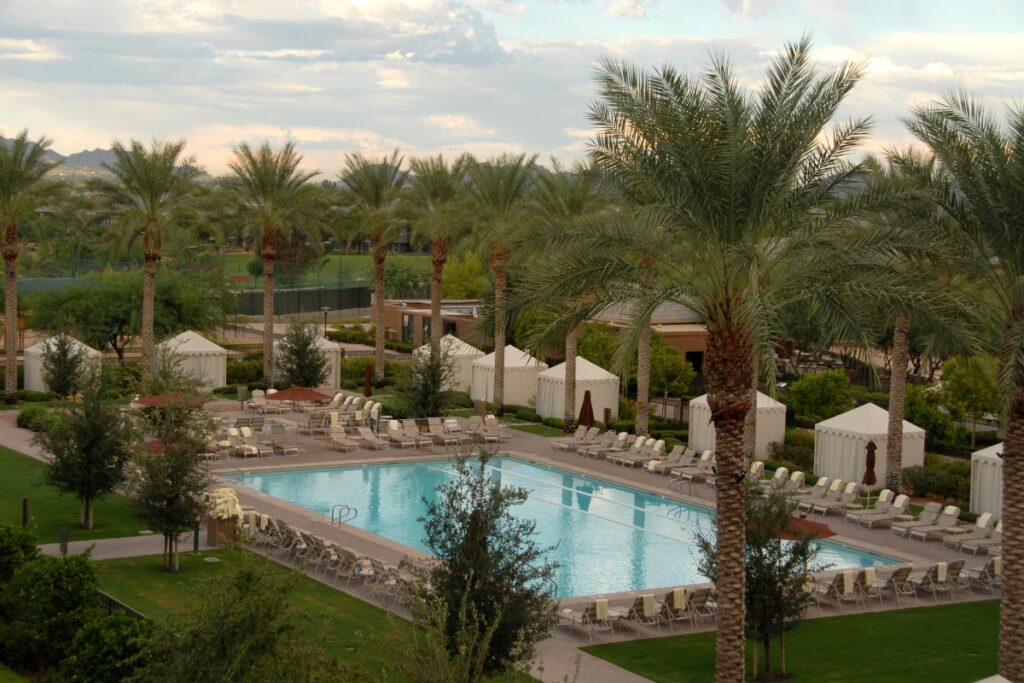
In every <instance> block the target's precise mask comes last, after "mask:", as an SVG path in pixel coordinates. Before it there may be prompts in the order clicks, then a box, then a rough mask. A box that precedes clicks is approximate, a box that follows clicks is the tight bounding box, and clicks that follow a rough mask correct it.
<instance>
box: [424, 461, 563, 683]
mask: <svg viewBox="0 0 1024 683" xmlns="http://www.w3.org/2000/svg"><path fill="white" fill-rule="evenodd" d="M488 457H489V456H488V455H487V454H483V455H481V457H480V460H479V463H478V465H477V466H472V465H471V464H470V463H469V462H468V461H467V460H466V459H460V460H459V461H458V463H457V468H456V477H455V479H454V480H453V481H451V482H450V483H447V484H441V485H440V486H438V490H437V495H436V497H435V499H434V500H432V501H430V500H428V501H426V502H427V509H426V513H425V514H424V516H423V517H421V518H420V520H419V521H420V522H422V523H423V525H424V533H425V539H424V540H425V543H426V546H427V548H428V549H429V550H430V552H431V554H433V555H434V556H435V557H437V559H438V563H437V565H436V566H435V567H434V569H433V570H432V571H431V572H430V585H431V593H430V594H429V595H427V596H423V597H424V598H425V600H426V601H427V602H428V603H429V602H431V601H433V600H435V599H436V600H443V601H444V602H443V604H444V605H445V606H446V608H447V617H446V619H445V624H446V634H447V639H446V640H447V647H448V651H449V653H451V654H453V655H455V654H458V651H459V648H460V647H473V646H476V647H479V646H480V643H484V644H486V645H487V646H488V650H487V652H486V656H485V657H484V660H485V661H484V664H483V670H484V672H485V673H488V674H490V673H495V672H498V671H503V670H508V669H509V668H511V667H512V666H514V665H515V663H516V662H518V661H522V660H524V659H529V658H531V657H532V654H533V649H534V645H535V644H536V643H538V642H540V641H541V640H543V639H544V638H546V637H547V636H548V633H549V632H550V630H551V627H552V626H553V625H554V623H555V604H556V603H555V602H554V600H553V595H552V590H553V589H552V586H553V580H552V577H553V576H554V573H555V570H556V569H557V566H556V565H554V564H551V563H549V562H547V561H546V560H545V559H544V555H545V553H547V552H549V551H550V550H551V549H550V548H541V547H539V546H538V545H537V544H536V542H535V541H534V540H533V538H534V536H535V535H536V523H535V522H532V521H527V520H523V519H519V518H517V517H515V516H514V515H513V514H512V508H514V507H515V506H517V505H521V504H523V503H524V502H525V501H526V498H527V491H526V489H522V488H518V487H514V486H503V485H502V484H500V483H497V482H494V481H493V480H492V479H491V478H490V476H489V474H488V473H487V461H488ZM467 618H468V620H469V623H470V624H473V623H475V624H480V625H485V626H484V628H485V629H486V630H487V631H489V632H490V631H491V630H492V629H493V632H490V638H489V640H487V639H481V640H480V641H477V643H476V644H467V643H466V642H465V640H464V638H463V637H462V636H464V635H465V627H466V624H467Z"/></svg>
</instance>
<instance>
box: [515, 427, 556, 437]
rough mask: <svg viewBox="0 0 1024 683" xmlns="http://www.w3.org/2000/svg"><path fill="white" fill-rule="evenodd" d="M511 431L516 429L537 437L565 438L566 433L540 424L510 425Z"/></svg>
mask: <svg viewBox="0 0 1024 683" xmlns="http://www.w3.org/2000/svg"><path fill="white" fill-rule="evenodd" d="M509 429H516V430H519V431H520V432H526V433H527V434H536V435H537V436H565V431H563V430H561V429H555V428H554V427H548V426H547V425H539V424H514V425H509Z"/></svg>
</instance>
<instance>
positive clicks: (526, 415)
mask: <svg viewBox="0 0 1024 683" xmlns="http://www.w3.org/2000/svg"><path fill="white" fill-rule="evenodd" d="M515 416H516V419H517V420H522V421H523V422H541V421H543V418H542V417H541V416H540V415H538V414H537V413H535V412H534V411H533V410H531V409H530V408H520V409H519V410H517V411H516V412H515Z"/></svg>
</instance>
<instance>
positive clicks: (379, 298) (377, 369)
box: [373, 239, 388, 387]
mask: <svg viewBox="0 0 1024 683" xmlns="http://www.w3.org/2000/svg"><path fill="white" fill-rule="evenodd" d="M387 257H388V251H387V249H385V248H384V247H383V246H381V244H380V240H379V239H377V240H374V248H373V325H374V335H373V383H374V384H376V385H377V386H378V387H379V386H381V385H383V384H384V261H385V260H386V259H387Z"/></svg>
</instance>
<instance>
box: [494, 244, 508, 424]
mask: <svg viewBox="0 0 1024 683" xmlns="http://www.w3.org/2000/svg"><path fill="white" fill-rule="evenodd" d="M506 256H507V254H506V252H505V249H504V248H503V247H501V245H497V244H496V245H494V246H493V247H492V248H491V270H492V271H493V272H494V414H495V415H497V416H498V417H501V416H502V415H504V414H505V289H506V288H507V286H508V273H506V272H505V257H506Z"/></svg>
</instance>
